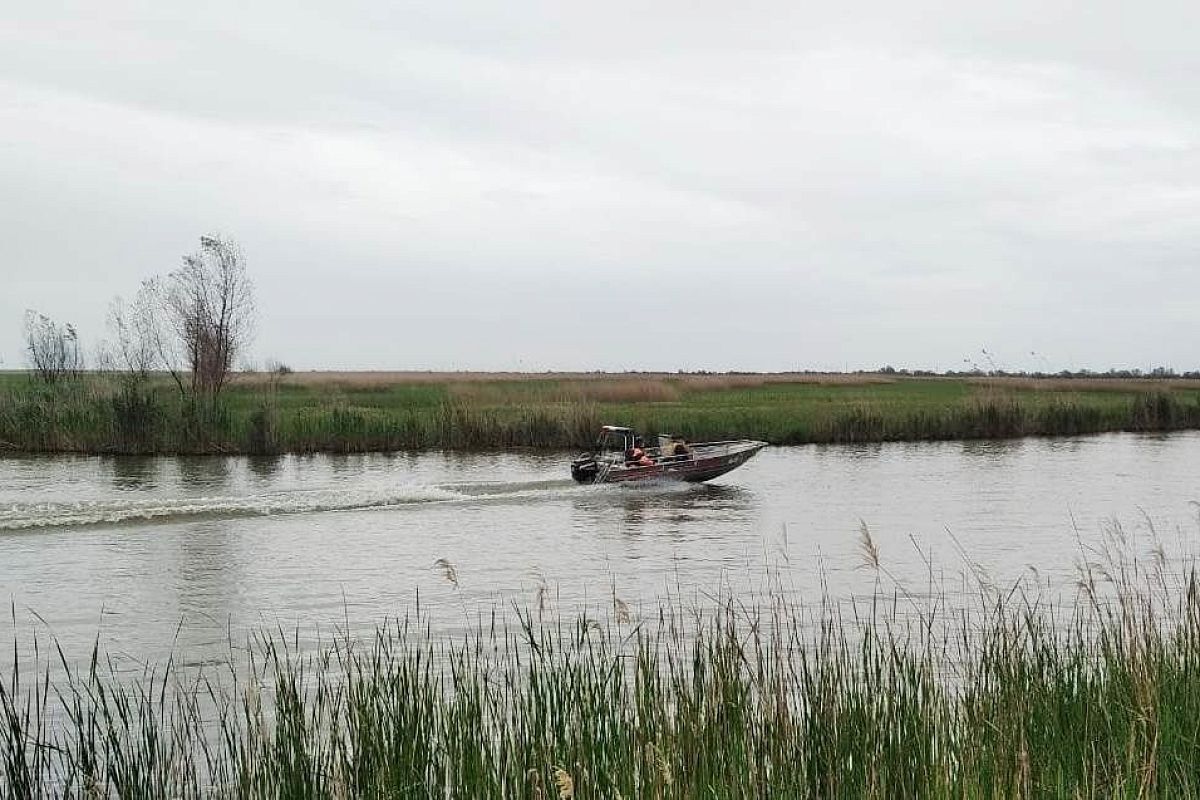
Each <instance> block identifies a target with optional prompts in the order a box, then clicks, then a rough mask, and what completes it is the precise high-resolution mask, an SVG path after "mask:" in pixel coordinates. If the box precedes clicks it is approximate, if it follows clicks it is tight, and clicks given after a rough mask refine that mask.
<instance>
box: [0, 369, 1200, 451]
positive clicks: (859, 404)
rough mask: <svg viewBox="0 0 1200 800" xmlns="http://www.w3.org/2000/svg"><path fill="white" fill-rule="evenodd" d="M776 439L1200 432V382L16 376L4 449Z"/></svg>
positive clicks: (0, 382)
mask: <svg viewBox="0 0 1200 800" xmlns="http://www.w3.org/2000/svg"><path fill="white" fill-rule="evenodd" d="M603 423H610V424H626V425H632V426H634V427H636V428H638V429H639V430H641V431H643V432H646V433H649V434H654V433H659V432H669V433H679V434H682V435H685V436H687V437H688V438H690V439H692V440H695V441H700V440H711V439H725V438H755V439H763V440H765V441H768V442H770V443H772V444H806V443H814V442H815V443H826V442H828V443H832V442H874V441H904V440H930V439H965V438H1002V437H1015V436H1027V435H1077V434H1084V433H1097V432H1103V431H1119V430H1136V431H1147V430H1177V429H1184V428H1197V427H1200V381H1186V380H1178V379H1177V380H1150V379H1145V380H1117V379H1112V380H1106V379H1069V380H1068V379H1041V380H1037V379H1027V378H1020V379H1017V378H1009V379H1006V378H974V379H967V378H955V379H950V378H885V377H882V376H877V375H828V376H811V375H790V376H789V375H757V376H756V375H732V376H731V375H638V374H634V375H594V374H583V375H524V376H513V375H503V376H491V375H423V374H419V373H417V374H412V373H378V374H372V373H349V374H340V373H313V374H300V375H288V376H284V377H283V378H282V379H272V378H269V377H267V376H262V375H241V376H238V377H237V379H236V380H235V381H234V383H233V384H232V385H231V386H230V387H228V388H227V389H226V391H225V393H224V394H223V395H222V398H221V402H220V403H219V404H218V405H217V406H216V407H215V408H208V407H205V408H203V409H197V408H196V407H194V406H190V405H189V404H187V403H184V402H182V401H181V400H180V398H179V397H178V394H177V393H176V392H175V391H174V390H173V388H172V387H171V386H170V385H169V384H168V383H167V382H166V381H165V380H163V379H155V380H154V381H153V382H152V385H151V386H150V388H148V389H144V390H141V391H140V392H139V393H137V394H135V395H134V396H128V395H127V393H122V391H121V389H120V384H119V382H118V381H117V380H116V379H115V378H113V377H111V376H103V375H88V376H85V377H84V378H82V379H81V380H79V381H77V382H75V383H73V384H66V385H61V386H56V387H44V386H39V385H36V384H34V383H33V382H32V381H31V380H30V378H29V377H28V376H26V375H24V374H19V373H6V374H0V448H4V449H10V450H27V451H51V452H53V451H77V452H167V453H169V452H213V453H240V452H280V451H292V452H309V451H339V452H349V451H371V450H397V449H424V448H450V449H484V448H506V447H541V448H568V447H581V446H585V445H587V444H589V443H590V442H591V441H592V439H593V438H594V436H595V433H596V430H597V428H598V426H599V425H600V424H603Z"/></svg>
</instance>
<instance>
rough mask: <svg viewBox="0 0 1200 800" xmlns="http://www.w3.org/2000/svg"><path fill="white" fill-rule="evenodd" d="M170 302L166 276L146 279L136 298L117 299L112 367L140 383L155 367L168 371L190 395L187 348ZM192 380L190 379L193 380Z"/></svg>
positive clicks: (111, 318)
mask: <svg viewBox="0 0 1200 800" xmlns="http://www.w3.org/2000/svg"><path fill="white" fill-rule="evenodd" d="M169 309H170V304H169V303H168V299H167V290H166V287H165V284H164V281H163V279H162V278H157V277H156V278H151V279H149V280H145V281H142V285H141V287H140V288H139V289H138V292H137V294H136V295H134V297H133V300H131V301H129V302H126V301H125V299H124V298H121V297H117V298H115V299H114V300H113V302H112V304H111V305H110V306H109V310H108V329H109V331H110V333H111V334H112V337H113V341H112V342H111V343H110V344H109V346H108V348H107V361H108V362H109V366H111V367H112V368H114V369H118V370H121V371H122V372H124V373H125V374H126V375H127V376H128V377H129V378H131V379H132V380H133V381H134V382H135V383H140V382H142V381H144V380H145V379H146V378H148V377H149V375H150V373H151V372H153V371H155V370H165V371H166V372H167V373H169V374H170V375H171V378H172V379H173V380H174V381H175V385H176V386H177V387H178V389H179V393H180V394H181V395H186V394H187V389H188V384H187V383H185V377H186V376H185V374H184V373H185V371H186V369H187V367H186V366H184V358H183V353H182V350H183V347H182V343H181V342H180V341H178V339H177V337H176V336H175V332H174V330H173V326H172V325H171V321H170V320H169V318H168V317H169V314H168V311H169ZM189 382H190V381H189Z"/></svg>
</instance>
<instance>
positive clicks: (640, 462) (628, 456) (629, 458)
mask: <svg viewBox="0 0 1200 800" xmlns="http://www.w3.org/2000/svg"><path fill="white" fill-rule="evenodd" d="M625 466H627V467H652V466H654V459H652V458H650V456H648V455H646V442H645V440H644V439H642V437H640V436H639V437H637V438H636V439H634V440H633V447H631V448H629V450H627V451H626V452H625Z"/></svg>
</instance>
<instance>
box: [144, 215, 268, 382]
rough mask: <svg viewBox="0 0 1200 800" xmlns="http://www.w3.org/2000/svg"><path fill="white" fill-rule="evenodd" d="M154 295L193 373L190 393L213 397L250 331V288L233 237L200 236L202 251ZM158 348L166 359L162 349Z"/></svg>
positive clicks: (189, 259)
mask: <svg viewBox="0 0 1200 800" xmlns="http://www.w3.org/2000/svg"><path fill="white" fill-rule="evenodd" d="M154 291H156V292H160V293H161V294H160V296H161V298H162V300H163V302H164V305H163V308H164V309H165V312H166V313H165V316H166V321H167V324H168V325H169V327H170V329H171V331H172V332H173V333H174V336H175V340H176V342H177V343H178V345H179V346H180V348H181V351H182V356H183V363H184V364H186V366H187V368H188V369H189V370H190V372H191V376H190V379H191V386H190V388H191V391H192V392H193V393H194V394H200V395H206V396H208V397H210V398H216V397H217V395H219V394H220V392H221V389H222V388H224V386H225V384H226V382H227V381H228V380H229V373H230V371H231V370H232V368H233V364H234V359H235V358H236V357H237V356H238V355H239V354H240V353H241V351H242V350H243V349H244V348H245V347H246V345H247V344H248V343H249V341H250V337H251V335H252V334H253V330H254V315H255V306H254V288H253V285H252V284H251V283H250V279H249V277H248V276H247V275H246V260H245V257H244V256H243V255H242V250H241V248H240V247H238V245H237V243H236V242H234V241H233V240H232V239H227V238H223V237H220V236H202V237H200V250H199V251H197V252H196V253H193V254H192V255H189V256H185V257H184V259H183V265H182V266H181V267H180V268H179V269H177V270H175V271H174V272H172V273H171V274H169V275H168V276H167V277H166V279H165V281H164V282H163V283H162V284H161V285H158V286H156V287H155V289H154ZM164 345H165V342H164ZM159 349H160V358H161V359H162V360H167V359H166V358H164V357H163V356H164V355H169V354H168V353H167V352H166V348H165V347H162V348H159ZM173 374H174V373H173ZM177 380H179V379H178V378H177ZM180 385H181V387H182V383H181V384H180Z"/></svg>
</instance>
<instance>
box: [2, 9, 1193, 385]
mask: <svg viewBox="0 0 1200 800" xmlns="http://www.w3.org/2000/svg"><path fill="white" fill-rule="evenodd" d="M339 9H340V10H339V11H338V12H337V14H334V15H331V12H329V10H328V9H323V8H317V7H312V8H304V7H296V8H293V7H291V6H289V7H287V8H285V7H282V6H279V7H275V6H270V5H262V4H259V5H256V6H255V7H254V8H251V9H244V8H238V9H235V8H234V7H233V6H223V5H221V4H212V5H209V4H206V5H205V6H204V7H202V8H188V9H186V10H183V9H168V8H164V7H163V6H161V5H153V6H138V5H130V6H126V7H119V6H111V7H110V6H106V8H105V10H104V12H103V13H97V12H96V11H95V10H94V8H92V7H89V6H87V5H76V6H73V7H64V6H57V7H54V6H42V5H38V6H30V7H27V8H24V9H21V10H20V11H19V12H18V13H17V14H15V15H14V18H13V20H12V24H11V25H6V27H5V28H4V30H3V31H0V75H3V76H4V79H3V82H2V83H0V174H2V175H3V176H4V179H5V184H6V186H8V187H9V190H8V191H7V192H6V193H5V194H4V195H0V212H2V216H0V236H2V237H3V240H4V241H5V242H6V243H7V246H6V251H7V253H6V266H5V271H6V276H7V280H6V283H7V285H8V287H7V288H8V291H6V292H5V293H4V294H3V296H0V320H3V319H8V320H10V324H9V325H8V326H7V327H8V329H9V330H3V329H0V357H2V358H3V359H4V361H5V363H6V364H10V365H11V364H13V363H15V362H17V361H19V358H20V355H19V346H20V345H19V341H18V333H19V329H18V328H19V320H20V313H21V311H22V310H23V309H24V308H25V307H27V306H29V307H37V308H39V309H41V310H43V311H46V312H47V313H51V314H55V315H58V316H62V317H64V318H68V319H72V320H75V321H76V322H78V323H79V326H80V327H81V329H83V330H84V332H85V334H91V335H93V336H96V335H99V330H100V328H101V326H102V316H103V307H104V304H105V302H106V300H107V297H108V296H109V295H111V294H114V293H128V292H131V291H133V289H134V288H135V287H136V282H137V280H138V279H140V278H141V277H144V276H145V275H146V274H149V273H153V272H161V271H164V270H166V269H170V268H171V266H172V265H173V264H174V263H176V261H177V259H178V258H179V256H180V255H182V254H183V253H184V252H187V251H188V250H190V249H191V248H192V247H193V245H194V242H195V240H196V237H197V236H199V235H200V234H201V233H203V232H206V231H209V230H221V231H224V232H225V233H227V234H230V235H233V236H235V237H236V238H238V239H239V240H241V241H242V243H243V244H244V246H245V248H246V250H247V253H248V254H249V255H250V259H251V269H252V271H253V273H254V274H255V276H256V280H257V283H258V286H259V293H260V306H261V308H262V309H263V320H262V324H261V325H260V330H261V332H262V333H261V336H260V341H259V348H260V349H261V350H264V351H269V352H266V353H264V354H270V355H277V356H280V357H283V358H285V359H286V360H288V361H289V362H292V363H294V364H295V365H296V366H300V367H306V366H348V367H349V366H355V367H371V366H375V367H384V368H399V367H405V366H413V367H443V366H447V367H448V366H453V367H459V368H467V367H475V368H511V367H513V366H516V364H515V363H514V362H520V363H521V364H522V365H524V366H527V367H530V368H542V367H549V366H554V367H575V368H592V367H610V368H613V367H622V368H623V367H638V366H657V367H663V368H674V367H675V366H692V367H706V366H707V367H717V368H739V367H740V368H751V367H753V368H764V369H766V368H794V367H803V366H806V365H816V364H821V365H832V366H851V367H855V366H876V365H878V364H879V363H883V362H884V361H890V362H892V363H896V364H910V365H927V366H942V367H951V366H956V365H957V364H958V363H959V362H960V361H961V358H962V355H961V353H962V352H963V350H964V348H970V349H973V348H974V347H975V345H974V344H973V343H974V342H979V341H981V340H983V339H985V338H986V339H987V342H986V343H985V344H988V345H990V346H991V347H992V348H993V349H995V348H998V347H1000V343H1001V342H1012V343H1014V346H1013V347H1012V348H1011V349H1013V350H1019V351H1024V352H1028V351H1029V350H1036V351H1038V352H1046V353H1051V354H1055V353H1061V354H1062V355H1061V359H1062V360H1063V363H1061V364H1056V366H1097V365H1099V366H1108V365H1109V364H1114V363H1127V362H1131V363H1140V364H1143V365H1144V364H1145V363H1149V362H1150V361H1151V360H1154V361H1165V362H1170V363H1175V364H1176V366H1179V367H1193V366H1196V365H1195V364H1193V363H1191V361H1189V359H1191V358H1193V356H1192V355H1191V354H1190V353H1189V352H1187V350H1186V348H1184V347H1183V346H1182V345H1177V344H1174V342H1182V341H1184V340H1186V338H1187V337H1186V336H1185V333H1184V326H1186V325H1187V321H1186V317H1184V316H1180V317H1176V316H1174V315H1173V314H1167V315H1166V317H1167V318H1170V319H1177V320H1178V321H1177V322H1175V323H1172V324H1175V325H1178V326H1179V328H1178V329H1176V328H1171V329H1170V330H1169V331H1162V330H1159V331H1156V333H1155V335H1154V336H1149V335H1143V334H1141V333H1138V331H1137V330H1136V329H1127V330H1126V331H1125V332H1124V335H1122V336H1121V337H1112V336H1110V331H1111V329H1112V327H1113V326H1112V325H1109V324H1107V323H1106V322H1105V321H1104V319H1103V318H1101V316H1102V315H1101V316H1098V315H1095V314H1093V315H1087V314H1083V315H1080V316H1079V317H1078V319H1077V320H1076V324H1078V325H1079V326H1082V332H1081V331H1070V332H1068V331H1063V330H1060V329H1059V327H1058V324H1057V323H1058V321H1059V320H1061V319H1063V316H1062V314H1061V313H1055V314H1050V313H1048V312H1049V311H1050V309H1062V308H1063V307H1066V306H1069V305H1070V304H1071V303H1072V302H1085V303H1089V304H1092V305H1091V306H1090V308H1092V309H1095V310H1098V311H1103V310H1106V309H1120V308H1126V307H1125V306H1121V305H1120V303H1118V302H1116V301H1115V300H1114V299H1113V298H1114V297H1120V298H1121V302H1123V303H1125V304H1129V303H1136V304H1137V306H1136V309H1135V311H1136V314H1135V316H1137V317H1138V318H1139V319H1146V318H1151V317H1153V315H1154V313H1155V310H1156V309H1158V308H1161V307H1163V303H1164V302H1165V301H1164V299H1163V296H1162V295H1161V294H1159V293H1156V291H1157V290H1158V289H1161V287H1164V286H1169V287H1171V289H1172V290H1173V291H1174V292H1187V291H1195V290H1196V289H1197V288H1200V286H1198V285H1197V284H1200V278H1197V277H1196V273H1195V271H1194V269H1193V268H1194V265H1195V263H1196V257H1197V255H1198V253H1197V249H1198V246H1197V242H1198V241H1200V238H1198V237H1197V234H1198V233H1200V230H1198V223H1197V222H1196V220H1198V219H1200V214H1198V212H1200V147H1198V142H1197V136H1196V134H1195V131H1196V130H1197V129H1198V128H1197V125H1196V123H1197V116H1198V112H1200V96H1197V94H1196V93H1195V92H1194V91H1192V90H1190V89H1188V88H1187V85H1190V81H1188V80H1187V76H1188V75H1189V74H1193V73H1189V72H1188V71H1187V70H1189V69H1192V68H1193V67H1200V63H1197V61H1198V57H1197V55H1196V54H1195V53H1194V52H1193V48H1191V47H1190V45H1189V44H1188V41H1187V39H1188V37H1187V36H1186V34H1185V33H1183V32H1181V31H1182V30H1183V29H1184V27H1185V25H1184V23H1185V22H1186V20H1187V19H1190V18H1192V17H1195V16H1196V13H1197V12H1196V11H1195V10H1193V9H1192V8H1191V7H1190V6H1178V7H1173V6H1170V5H1164V6H1163V8H1161V9H1159V11H1160V12H1161V13H1157V14H1155V13H1149V12H1147V13H1143V14H1138V15H1136V16H1131V15H1130V13H1129V12H1128V11H1127V10H1126V9H1125V8H1123V7H1122V6H1120V5H1103V4H1101V5H1097V6H1095V7H1094V8H1092V9H1089V12H1088V13H1087V14H1080V13H1078V12H1076V11H1074V10H1072V9H1070V8H1069V7H1068V6H1066V5H1061V4H1053V3H1052V4H1049V5H1047V4H1037V5H1033V4H1028V5H1026V4H1014V5H1006V6H1005V7H1004V8H997V9H991V10H989V11H988V12H987V13H981V12H980V11H978V10H977V9H968V8H964V7H962V6H961V4H918V5H917V6H906V7H905V9H903V10H902V11H900V10H897V9H895V8H893V7H892V6H891V5H887V4H878V5H873V4H857V5H851V6H847V7H845V8H839V9H827V8H821V9H812V8H805V7H803V6H801V5H799V4H761V5H759V4H756V5H755V6H754V7H753V8H739V9H733V8H732V7H726V6H719V5H713V6H711V7H708V8H705V7H699V8H697V7H695V6H693V5H689V6H687V7H684V6H682V5H679V6H674V5H672V4H666V5H657V4H656V5H655V7H654V9H646V8H641V7H635V6H633V5H627V6H623V5H616V6H606V7H605V8H604V9H598V8H593V9H580V8H570V7H565V6H561V5H560V4H538V3H529V4H521V5H519V6H512V5H506V6H503V7H501V6H498V5H490V4H472V5H460V4H455V6H453V7H450V6H439V7H436V8H435V7H429V8H419V7H411V6H409V7H406V8H400V7H396V6H392V5H388V4H372V3H357V4H348V5H343V6H340V7H339ZM1172 15H1174V16H1172ZM1131 275H1135V276H1137V279H1136V280H1135V279H1132V278H1130V276H1131ZM72 285H74V286H79V287H82V288H85V291H82V292H80V291H75V292H69V291H64V287H69V286H72ZM1151 287H1154V290H1152V289H1151ZM665 298H669V299H665ZM592 304H595V307H594V310H591V311H589V308H591V305H592ZM664 308H686V309H693V310H694V311H693V312H692V314H691V315H690V316H688V317H686V319H687V320H688V321H687V322H686V323H684V324H686V325H690V326H692V327H691V331H692V333H690V334H686V333H681V323H680V321H679V319H678V318H676V317H673V316H672V315H669V314H663V313H661V311H662V309H664ZM1126 310H1128V309H1127V308H1126ZM1114 313H1115V312H1114ZM1122 313H1124V312H1122ZM622 315H626V316H628V317H629V319H627V320H623V319H622ZM697 319H704V320H705V322H704V326H705V332H703V333H698V332H696V331H697V323H696V322H693V320H697ZM714 319H715V320H718V321H717V322H715V323H714V322H712V321H711V320H714ZM582 320H588V321H590V324H589V325H581V321H582ZM431 326H438V327H439V335H438V336H437V337H429V336H428V335H427V332H428V330H429V328H430V327H431ZM331 328H337V329H338V330H339V331H341V334H340V335H339V336H337V337H336V338H335V339H332V340H331V339H330V338H329V337H328V330H330V329H331ZM683 330H687V329H686V328H685V329H683ZM1089 333H1090V335H1088V334H1089ZM1163 333H1167V334H1168V335H1165V336H1164V335H1162V334H1163ZM406 339H407V340H409V341H414V342H419V343H420V349H419V351H414V350H413V349H406V348H401V347H397V346H395V345H394V344H390V342H395V341H397V340H406ZM381 342H389V344H381ZM965 342H971V343H972V344H970V345H966V344H964V343H965ZM1089 342H1090V344H1089ZM1016 343H1020V344H1019V346H1016ZM1067 351H1070V355H1068V354H1067ZM1068 358H1071V359H1076V361H1075V362H1073V363H1070V364H1068V363H1066V359H1068Z"/></svg>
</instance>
